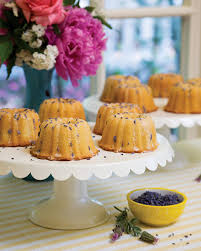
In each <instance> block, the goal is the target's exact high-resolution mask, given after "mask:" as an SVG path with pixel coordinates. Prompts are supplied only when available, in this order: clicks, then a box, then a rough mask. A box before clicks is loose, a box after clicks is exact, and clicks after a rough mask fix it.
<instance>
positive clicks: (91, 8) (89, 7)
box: [85, 6, 95, 13]
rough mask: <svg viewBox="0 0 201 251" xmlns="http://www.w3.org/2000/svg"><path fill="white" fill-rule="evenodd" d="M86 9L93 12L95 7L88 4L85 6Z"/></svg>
mask: <svg viewBox="0 0 201 251" xmlns="http://www.w3.org/2000/svg"><path fill="white" fill-rule="evenodd" d="M85 10H87V11H88V12H90V13H91V12H92V11H93V10H95V7H92V6H87V7H85Z"/></svg>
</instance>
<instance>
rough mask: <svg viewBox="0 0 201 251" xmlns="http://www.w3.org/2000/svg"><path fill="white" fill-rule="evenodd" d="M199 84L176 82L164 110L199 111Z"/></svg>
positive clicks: (200, 106)
mask: <svg viewBox="0 0 201 251" xmlns="http://www.w3.org/2000/svg"><path fill="white" fill-rule="evenodd" d="M200 97H201V84H198V83H190V82H187V83H178V84H176V85H175V86H174V87H173V88H172V90H171V92H170V97H169V101H168V104H167V105H166V107H165V111H167V112H174V113H201V98H200Z"/></svg>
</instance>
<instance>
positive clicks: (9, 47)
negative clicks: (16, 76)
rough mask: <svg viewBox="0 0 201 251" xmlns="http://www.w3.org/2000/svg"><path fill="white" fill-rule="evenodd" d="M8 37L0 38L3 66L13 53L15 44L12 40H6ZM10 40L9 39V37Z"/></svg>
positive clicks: (0, 56)
mask: <svg viewBox="0 0 201 251" xmlns="http://www.w3.org/2000/svg"><path fill="white" fill-rule="evenodd" d="M6 37H7V36H1V37H0V38H1V39H0V40H1V41H0V60H1V64H3V63H4V62H5V61H6V60H7V59H8V58H9V56H10V55H11V53H12V51H13V43H12V41H11V40H8V39H7V40H5V39H6ZM7 38H8V37H7Z"/></svg>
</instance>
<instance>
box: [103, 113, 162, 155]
mask: <svg viewBox="0 0 201 251" xmlns="http://www.w3.org/2000/svg"><path fill="white" fill-rule="evenodd" d="M99 146H100V147H101V148H103V149H104V150H107V151H114V152H125V153H135V152H138V153H140V152H145V151H153V150H155V149H156V148H157V146H158V144H157V139H156V129H155V126H154V122H153V121H152V119H151V117H150V116H148V115H144V114H134V113H128V112H125V113H118V114H115V115H111V116H110V117H109V118H108V119H107V121H106V125H105V128H104V129H103V134H102V138H101V140H100V141H99Z"/></svg>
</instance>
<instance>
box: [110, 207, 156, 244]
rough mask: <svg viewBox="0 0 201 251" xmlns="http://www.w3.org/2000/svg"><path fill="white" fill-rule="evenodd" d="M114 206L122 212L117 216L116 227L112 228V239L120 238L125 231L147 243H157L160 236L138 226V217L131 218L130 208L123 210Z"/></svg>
mask: <svg viewBox="0 0 201 251" xmlns="http://www.w3.org/2000/svg"><path fill="white" fill-rule="evenodd" d="M114 208H115V209H116V210H117V211H119V212H120V214H119V215H117V216H115V217H116V223H115V228H114V229H113V230H112V231H113V234H112V236H111V241H112V242H114V241H116V240H118V239H119V238H120V237H121V236H122V234H123V233H126V234H130V235H132V236H134V237H138V238H139V239H140V240H142V241H145V242H147V243H152V244H156V243H157V241H158V238H156V237H155V236H153V235H151V234H149V233H148V232H146V231H142V229H141V228H140V227H138V226H136V223H137V219H136V218H132V219H130V220H129V218H128V212H129V209H128V208H124V209H123V210H121V209H119V208H118V207H116V206H114Z"/></svg>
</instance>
